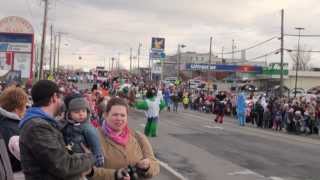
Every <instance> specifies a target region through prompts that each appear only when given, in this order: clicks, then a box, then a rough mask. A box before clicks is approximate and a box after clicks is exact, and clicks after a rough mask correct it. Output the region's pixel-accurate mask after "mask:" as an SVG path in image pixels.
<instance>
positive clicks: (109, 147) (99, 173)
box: [92, 129, 160, 180]
mask: <svg viewBox="0 0 320 180" xmlns="http://www.w3.org/2000/svg"><path fill="white" fill-rule="evenodd" d="M99 135H100V138H99V139H100V143H101V145H102V149H103V153H104V157H107V158H108V159H107V160H106V161H105V162H106V163H105V164H104V168H96V167H95V168H94V175H93V177H92V179H93V180H115V175H114V174H115V172H116V170H117V169H120V168H126V167H128V165H132V166H134V165H136V164H137V163H138V162H139V161H140V160H142V159H144V158H148V159H149V160H150V168H149V169H148V171H147V172H146V173H145V175H144V177H145V178H151V177H154V176H156V175H158V174H159V172H160V166H159V162H158V161H157V160H156V158H155V156H154V153H153V150H152V147H151V144H150V143H149V141H148V139H147V138H146V136H145V135H143V134H141V133H138V132H134V131H132V130H131V133H130V135H129V141H128V144H127V145H126V147H124V146H121V145H119V144H117V143H115V142H114V141H112V140H111V139H110V138H109V137H106V136H105V134H104V133H103V130H101V129H99Z"/></svg>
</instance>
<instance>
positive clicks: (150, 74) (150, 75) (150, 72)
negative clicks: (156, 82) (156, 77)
mask: <svg viewBox="0 0 320 180" xmlns="http://www.w3.org/2000/svg"><path fill="white" fill-rule="evenodd" d="M152 64H153V63H152ZM149 80H152V71H151V56H150V51H149Z"/></svg>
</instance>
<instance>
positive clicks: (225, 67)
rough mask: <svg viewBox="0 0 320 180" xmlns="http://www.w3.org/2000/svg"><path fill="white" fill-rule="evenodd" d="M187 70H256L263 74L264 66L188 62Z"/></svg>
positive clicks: (244, 71) (255, 71) (246, 71)
mask: <svg viewBox="0 0 320 180" xmlns="http://www.w3.org/2000/svg"><path fill="white" fill-rule="evenodd" d="M186 70H191V71H196V70H200V71H218V72H243V73H249V72H254V73H258V74H261V73H262V67H260V66H251V65H229V64H210V65H209V64H186Z"/></svg>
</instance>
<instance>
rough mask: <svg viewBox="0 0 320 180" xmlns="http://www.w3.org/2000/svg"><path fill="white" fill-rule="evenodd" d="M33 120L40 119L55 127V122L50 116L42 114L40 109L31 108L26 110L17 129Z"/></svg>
mask: <svg viewBox="0 0 320 180" xmlns="http://www.w3.org/2000/svg"><path fill="white" fill-rule="evenodd" d="M34 118H40V119H43V120H45V121H48V122H49V123H50V124H53V125H57V121H56V120H55V119H54V118H53V117H52V116H50V115H49V114H47V113H46V112H44V111H43V110H42V108H40V107H32V108H29V109H28V110H27V112H26V114H25V115H24V117H23V118H22V120H21V121H20V123H19V127H20V128H22V127H23V125H24V124H25V123H26V122H28V121H30V120H31V119H34Z"/></svg>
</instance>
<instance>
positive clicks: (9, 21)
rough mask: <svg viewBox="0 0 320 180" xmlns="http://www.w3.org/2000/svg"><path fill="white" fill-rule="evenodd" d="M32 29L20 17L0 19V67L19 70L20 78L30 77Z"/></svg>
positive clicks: (13, 70) (32, 50)
mask: <svg viewBox="0 0 320 180" xmlns="http://www.w3.org/2000/svg"><path fill="white" fill-rule="evenodd" d="M33 46H34V30H33V27H32V25H31V24H30V23H29V22H28V21H26V20H25V19H23V18H21V17H16V16H10V17H6V18H3V19H1V20H0V53H1V55H0V69H3V70H10V72H19V73H20V77H22V78H32V67H33V54H34V49H33Z"/></svg>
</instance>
